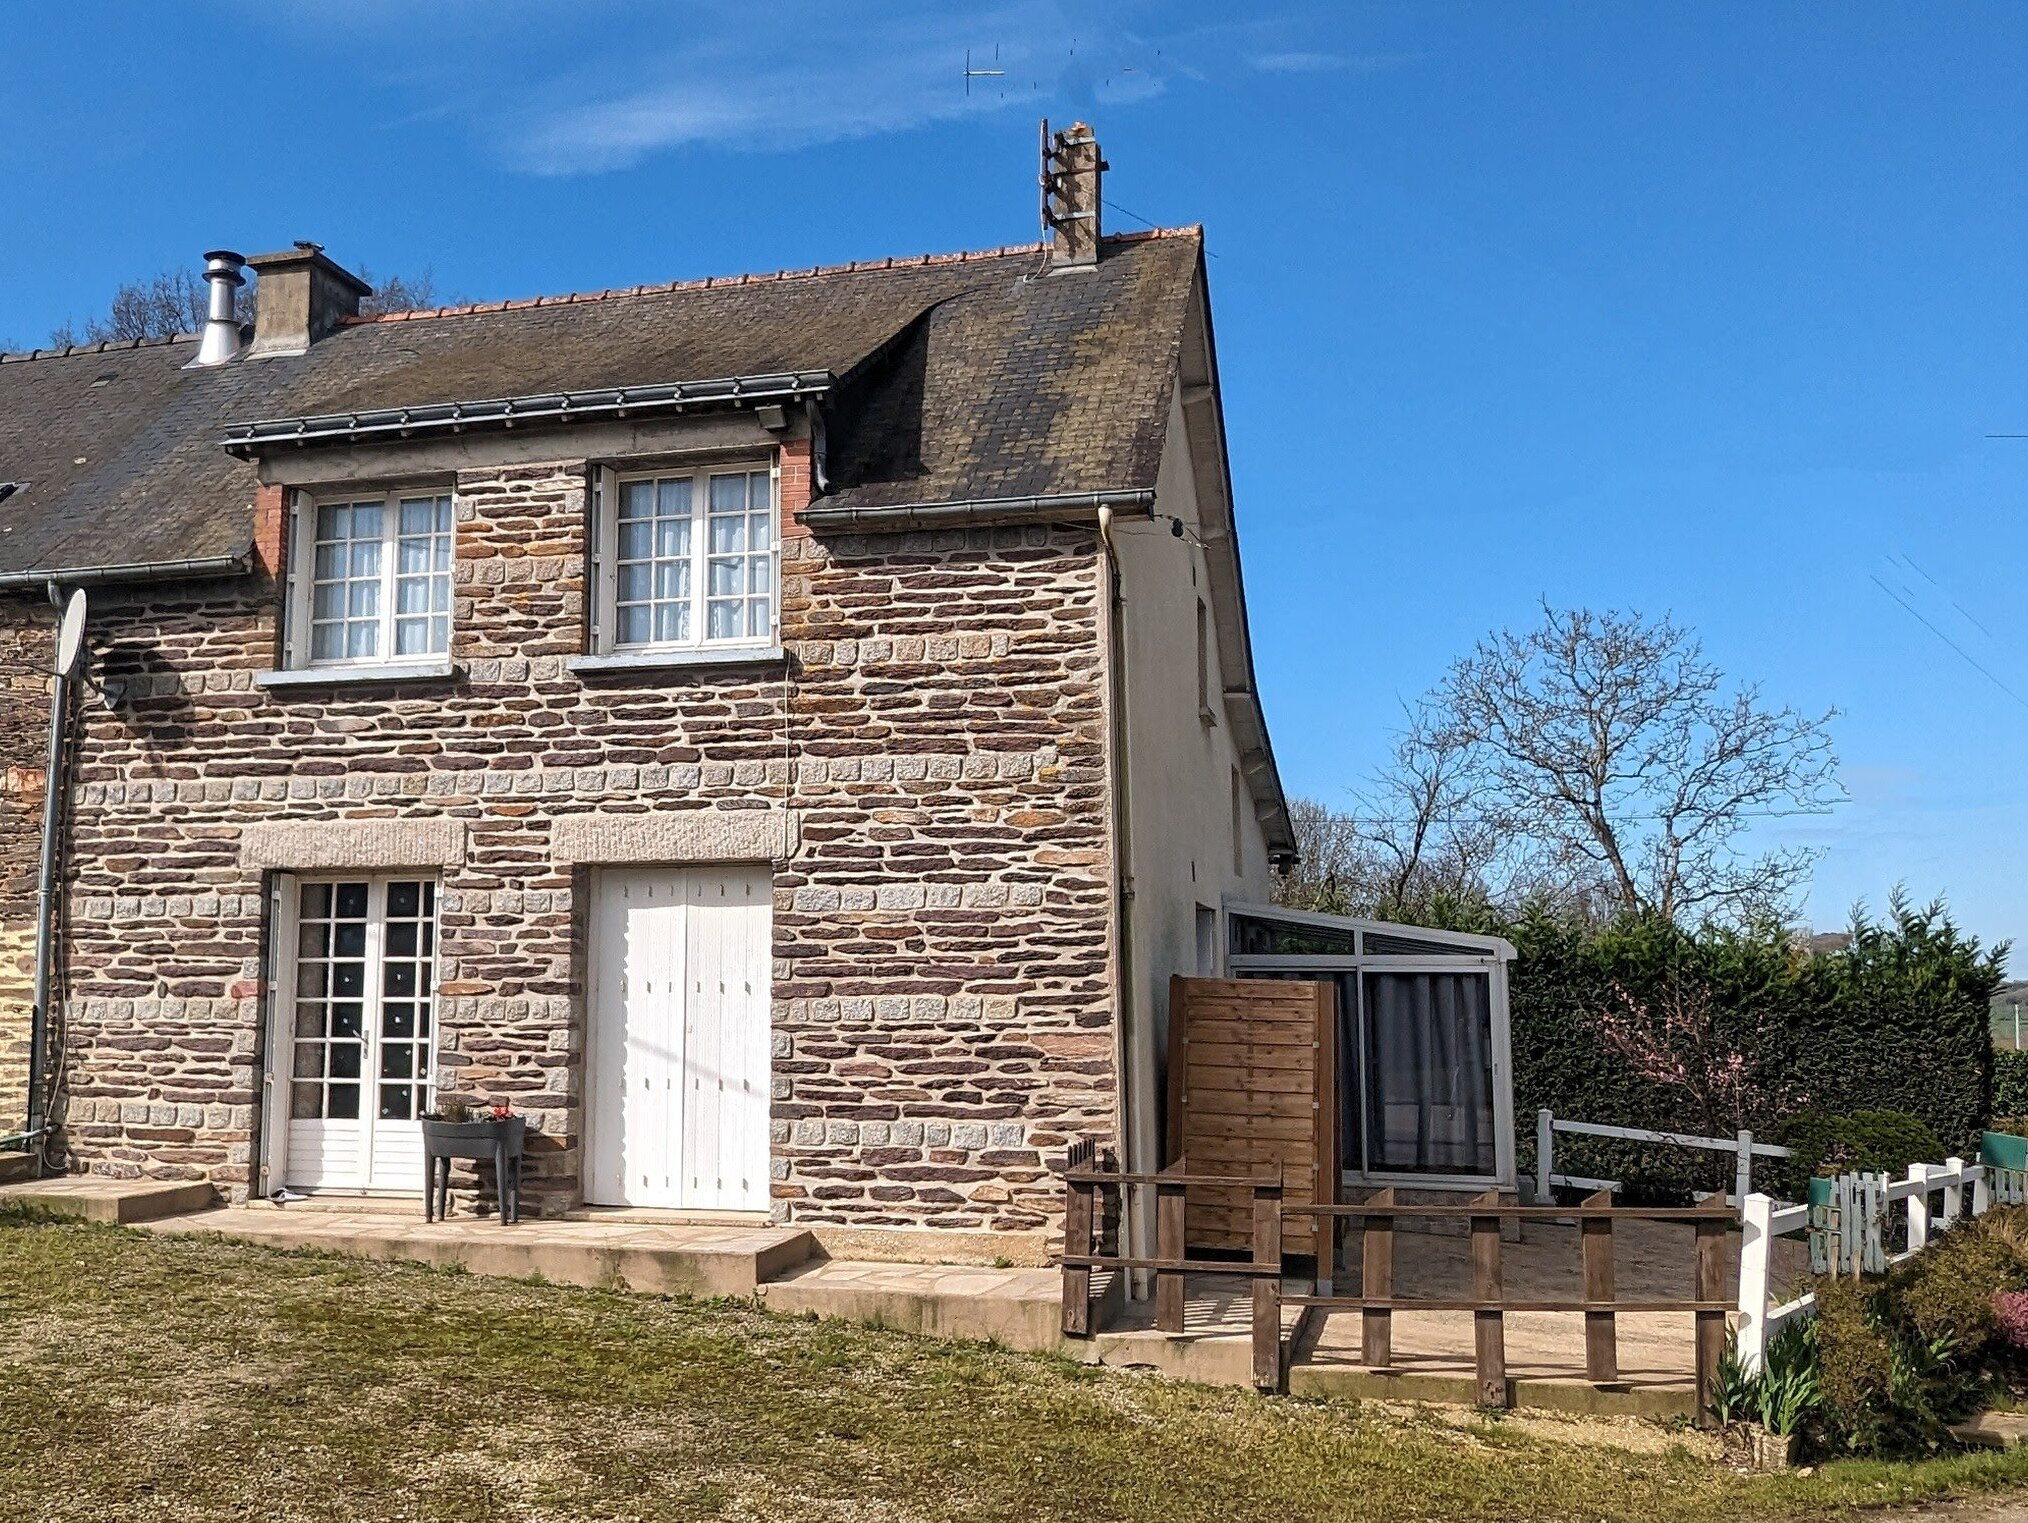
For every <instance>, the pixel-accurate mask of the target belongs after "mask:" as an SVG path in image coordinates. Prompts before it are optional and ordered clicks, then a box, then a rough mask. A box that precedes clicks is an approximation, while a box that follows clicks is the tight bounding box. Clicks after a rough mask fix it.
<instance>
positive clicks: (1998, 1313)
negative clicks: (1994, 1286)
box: [1993, 1290, 2028, 1354]
mask: <svg viewBox="0 0 2028 1523" xmlns="http://www.w3.org/2000/svg"><path fill="white" fill-rule="evenodd" d="M1993 1332H1994V1336H1995V1337H1997V1338H1998V1339H1999V1341H2000V1343H2001V1345H2002V1346H2003V1347H2005V1348H2006V1349H2007V1350H2008V1351H2009V1352H2011V1353H2015V1354H2022V1353H2028V1290H2003V1291H2001V1292H1999V1294H1997V1295H1995V1296H1994V1297H1993Z"/></svg>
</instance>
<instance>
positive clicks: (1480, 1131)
mask: <svg viewBox="0 0 2028 1523" xmlns="http://www.w3.org/2000/svg"><path fill="white" fill-rule="evenodd" d="M1365 993H1366V1094H1367V1106H1366V1122H1367V1138H1366V1149H1367V1153H1366V1166H1367V1168H1368V1169H1369V1170H1370V1171H1372V1172H1375V1173H1410V1174H1491V1173H1492V1172H1493V1171H1494V1166H1495V1165H1494V1158H1493V1053H1492V995H1491V989H1490V985H1489V981H1488V979H1487V977H1486V975H1485V974H1483V973H1378V972H1368V973H1367V974H1366V989H1365Z"/></svg>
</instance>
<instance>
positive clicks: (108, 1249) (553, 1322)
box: [0, 1218, 2028, 1523]
mask: <svg viewBox="0 0 2028 1523" xmlns="http://www.w3.org/2000/svg"><path fill="white" fill-rule="evenodd" d="M0 1408H4V1410H5V1412H6V1413H7V1416H6V1418H5V1419H4V1420H0V1520H10V1523H11V1520H14V1519H24V1520H25V1519H36V1520H45V1519H46V1520H65V1519H126V1518H132V1519H149V1520H155V1519H161V1518H176V1519H178V1520H189V1523H202V1520H211V1519H234V1520H240V1519H246V1518H250V1517H258V1518H262V1519H275V1520H297V1519H320V1520H321V1519H334V1520H335V1519H345V1520H354V1519H439V1518H441V1519H459V1520H461V1523H462V1520H469V1519H471V1518H474V1517H485V1518H489V1519H505V1520H523V1519H527V1520H559V1523H560V1520H576V1519H590V1518H610V1519H623V1518H624V1519H635V1518H639V1519H701V1518H727V1519H795V1520H811V1519H816V1520H839V1523H848V1520H859V1519H875V1518H878V1519H901V1520H918V1519H919V1520H925V1523H928V1520H946V1519H977V1520H988V1523H1010V1520H1021V1519H1044V1520H1058V1519H1060V1520H1065V1523H1108V1520H1117V1523H1130V1520H1142V1519H1146V1520H1157V1519H1159V1520H1163V1523H1187V1520H1193V1519H1205V1520H1219V1523H1251V1520H1259V1523H1291V1520H1297V1519H1319V1520H1325V1519H1348V1520H1349V1519H1355V1518H1356V1519H1371V1518H1376V1517H1384V1518H1389V1519H1420V1518H1459V1517H1473V1518H1480V1519H1550V1518H1586V1519H1608V1520H1616V1519H1628V1520H1633V1519H1640V1520H1651V1519H1679V1518H1680V1519H1723V1520H1725V1523H1746V1520H1751V1519H1760V1518H1767V1519H1786V1518H1799V1517H1812V1516H1821V1515H1825V1514H1827V1513H1829V1512H1832V1511H1836V1510H1840V1509H1844V1508H1849V1507H1851V1506H1853V1505H1867V1504H1874V1505H1877V1504H1881V1503H1888V1502H1906V1501H1915V1500H1923V1499H1927V1498H1931V1497H1936V1496H1941V1495H1944V1494H1946V1493H1949V1492H1952V1491H1966V1490H1976V1489H1978V1488H1981V1487H1989V1486H1998V1485H2011V1484H2013V1483H2015V1482H2016V1481H2017V1480H2023V1479H2028V1462H2023V1461H2017V1460H2012V1459H1999V1458H1968V1459H1961V1460H1953V1461H1942V1462H1933V1463H1931V1464H1928V1465H1898V1466H1886V1465H1877V1466H1861V1465H1846V1466H1833V1467H1831V1468H1830V1469H1829V1470H1828V1471H1827V1472H1826V1473H1825V1474H1823V1475H1821V1476H1818V1477H1815V1478H1809V1479H1799V1478H1784V1479H1779V1480H1765V1479H1752V1478H1746V1477H1741V1476H1737V1475H1734V1474H1732V1473H1730V1472H1728V1471H1726V1470H1724V1469H1723V1468H1721V1467H1719V1466H1717V1465H1715V1464H1713V1463H1712V1462H1711V1459H1710V1458H1709V1453H1708V1449H1707V1447H1706V1446H1705V1445H1704V1444H1703V1442H1702V1441H1701V1440H1700V1439H1698V1438H1697V1437H1696V1436H1695V1435H1688V1434H1677V1433H1672V1432H1670V1431H1668V1430H1664V1429H1659V1428H1652V1427H1641V1428H1639V1429H1638V1431H1636V1430H1635V1429H1632V1428H1624V1427H1620V1426H1617V1425H1612V1424H1598V1423H1589V1424H1587V1423H1578V1422H1570V1423H1565V1422H1559V1421H1557V1420H1554V1419H1543V1418H1529V1419H1527V1420H1504V1421H1487V1420H1482V1419H1475V1418H1474V1419H1461V1418H1460V1417H1459V1416H1458V1415H1457V1414H1440V1413H1437V1412H1434V1411H1427V1410H1416V1409H1412V1408H1397V1407H1386V1406H1381V1405H1379V1404H1372V1403H1369V1404H1365V1405H1357V1404H1351V1403H1332V1402H1305V1401H1292V1400H1275V1401H1269V1400H1262V1399H1261V1398H1259V1397H1256V1396H1253V1395H1251V1394H1249V1393H1246V1392H1240V1391H1217V1390H1205V1389H1199V1388H1193V1387H1186V1386H1180V1385H1174V1384H1169V1383H1166V1382H1162V1381H1159V1380H1154V1379H1150V1378H1145V1377H1136V1376H1133V1375H1128V1374H1123V1373H1120V1372H1115V1371H1105V1370H1098V1369H1093V1368H1088V1367H1084V1366H1079V1365H1074V1364H1070V1363H1068V1362H1065V1361H1061V1360H1051V1359H1043V1358H1037V1357H1032V1356H1027V1355H1019V1354H1013V1353H1009V1352H1006V1351H1004V1350H999V1349H993V1348H989V1347H986V1346H983V1345H978V1344H963V1343H945V1342H938V1341H935V1340H930V1339H924V1338H916V1337H910V1336H907V1335H904V1334H900V1333H887V1332H876V1331H871V1330H867V1329H862V1328H854V1327H848V1326H844V1325H841V1324H837V1323H819V1322H810V1321H805V1320H800V1319H796V1318H791V1317H784V1316H779V1315H773V1314H769V1313H766V1312H763V1311H760V1310H757V1309H755V1308H753V1307H750V1306H746V1305H735V1304H726V1303H706V1302H693V1301H684V1300H658V1299H652V1298H646V1297H639V1296H630V1295H626V1294H622V1293H618V1292H607V1291H593V1290H578V1289H571V1288H567V1287H561V1286H551V1285H542V1284H532V1283H527V1282H520V1281H503V1280H484V1279H477V1278H473V1277H470V1276H466V1275H462V1274H451V1273H444V1272H440V1271H432V1270H429V1269H426V1268H422V1267H419V1266H414V1265H404V1264H390V1263H371V1262H365V1261H358V1260H350V1259H340V1258H333V1257H328V1256H322V1255H312V1254H290V1253H280V1252H276V1251H274V1250H271V1249H264V1248H255V1247H250V1246H246V1245H243V1244H233V1243H226V1242H220V1241H216V1240H206V1239H190V1238H158V1237H152V1236H148V1235H146V1234H141V1233H134V1232H124V1231H120V1230H117V1229H112V1228H93V1227H78V1226H60V1225H50V1224H47V1223H28V1222H25V1221H21V1220H18V1219H17V1220H15V1221H14V1222H12V1223H9V1222H7V1221H6V1220H5V1219H4V1218H0ZM1572 1440H1575V1441H1572Z"/></svg>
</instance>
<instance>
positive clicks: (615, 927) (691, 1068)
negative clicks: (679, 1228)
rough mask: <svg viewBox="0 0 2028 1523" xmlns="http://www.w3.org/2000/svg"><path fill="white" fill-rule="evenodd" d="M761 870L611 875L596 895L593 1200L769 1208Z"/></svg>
mask: <svg viewBox="0 0 2028 1523" xmlns="http://www.w3.org/2000/svg"><path fill="white" fill-rule="evenodd" d="M772 938H773V910H772V879H771V877H770V874H769V871H768V869H767V868H766V867H764V866H760V865H746V864H740V865H735V866H711V867H692V868H666V867H662V868H623V869H619V868H616V869H608V870H607V871H606V872H604V873H602V874H601V875H600V879H599V884H598V887H597V889H596V891H595V894H594V899H593V910H592V927H591V959H592V965H591V970H590V972H591V1000H590V1007H591V1022H590V1024H591V1035H590V1042H589V1064H590V1067H589V1073H588V1076H587V1084H586V1097H585V1111H586V1114H585V1131H586V1147H585V1198H586V1199H587V1200H590V1201H592V1202H594V1203H596V1204H600V1205H618V1206H661V1207H671V1208H677V1209H683V1210H716V1211H765V1210H766V1209H767V1208H768V1198H769V1192H768V1069H769V1047H768V1010H769V1005H768V999H769V973H770V968H771V966H772V963H771V959H772V956H773V951H772Z"/></svg>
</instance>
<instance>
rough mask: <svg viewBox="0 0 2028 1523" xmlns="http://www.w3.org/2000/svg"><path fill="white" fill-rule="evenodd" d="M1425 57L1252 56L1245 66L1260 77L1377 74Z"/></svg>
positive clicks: (1329, 54) (1416, 55)
mask: <svg viewBox="0 0 2028 1523" xmlns="http://www.w3.org/2000/svg"><path fill="white" fill-rule="evenodd" d="M1428 56H1429V55H1428V54H1427V53H1310V52H1301V51H1295V52H1287V53H1256V54H1255V55H1254V56H1253V57H1251V58H1249V59H1248V60H1247V62H1248V63H1249V64H1250V65H1252V66H1253V67H1254V68H1256V69H1258V70H1260V71H1261V72H1262V73H1263V74H1336V73H1341V72H1342V73H1348V74H1379V73H1382V72H1384V71H1385V70H1388V69H1399V68H1405V67H1406V66H1407V65H1409V64H1412V63H1419V62H1421V61H1422V60H1423V59H1425V58H1427V57H1428Z"/></svg>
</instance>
